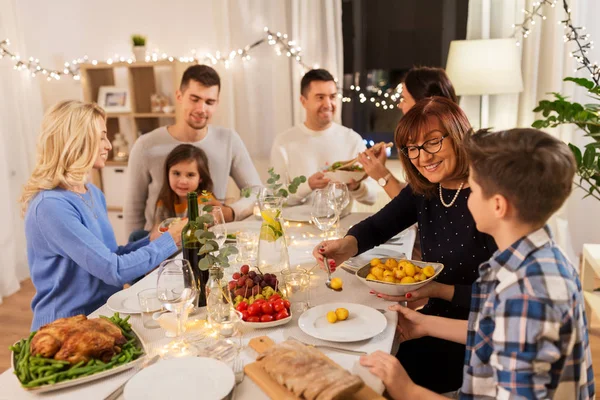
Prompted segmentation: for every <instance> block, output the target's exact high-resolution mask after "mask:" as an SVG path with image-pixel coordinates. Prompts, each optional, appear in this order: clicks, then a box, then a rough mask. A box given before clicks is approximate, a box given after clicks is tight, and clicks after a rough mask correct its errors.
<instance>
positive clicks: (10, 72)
mask: <svg viewBox="0 0 600 400" xmlns="http://www.w3.org/2000/svg"><path fill="white" fill-rule="evenodd" d="M15 6H16V2H15V0H0V10H1V11H0V38H10V39H11V48H14V49H19V51H20V52H21V54H24V53H25V51H26V48H25V45H24V43H23V36H22V34H21V31H20V29H19V20H18V18H17V15H16V10H15ZM0 93H2V100H0V187H2V190H1V193H2V195H0V221H3V225H4V228H3V229H2V230H0V249H2V250H1V251H0V303H1V302H2V298H3V297H6V296H9V295H11V294H13V293H15V292H16V291H17V290H18V289H19V282H20V281H22V280H23V279H25V278H27V277H28V276H29V269H28V267H27V255H26V251H25V233H24V228H23V220H22V218H21V208H20V205H19V204H18V203H17V199H18V198H19V196H20V193H21V187H22V185H23V184H24V183H25V181H26V180H27V178H28V177H29V174H30V173H31V168H32V166H33V164H34V161H35V138H36V135H37V133H38V131H39V127H40V122H41V115H42V104H41V97H40V91H39V86H38V83H37V81H36V80H35V79H34V78H31V76H29V75H27V74H25V73H24V72H17V71H15V70H14V69H13V64H12V63H11V62H10V61H8V60H6V59H2V60H0Z"/></svg>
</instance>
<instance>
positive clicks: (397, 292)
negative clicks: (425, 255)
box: [356, 258, 444, 296]
mask: <svg viewBox="0 0 600 400" xmlns="http://www.w3.org/2000/svg"><path fill="white" fill-rule="evenodd" d="M443 269H444V264H440V263H434V262H424V261H415V260H404V259H395V258H387V259H380V258H374V259H372V260H371V262H369V264H367V265H365V266H363V267H361V268H359V269H358V270H357V271H356V277H357V278H358V279H360V280H361V281H362V282H363V283H364V284H365V285H367V286H368V287H370V288H371V289H373V290H375V291H376V292H379V293H383V294H387V295H390V296H403V295H405V294H406V293H408V292H411V291H413V290H417V289H419V288H421V287H423V286H425V285H427V284H428V283H429V282H431V281H433V280H434V279H435V277H436V276H438V275H439V274H440V272H442V270H443Z"/></svg>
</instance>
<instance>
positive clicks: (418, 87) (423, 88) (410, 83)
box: [404, 67, 458, 103]
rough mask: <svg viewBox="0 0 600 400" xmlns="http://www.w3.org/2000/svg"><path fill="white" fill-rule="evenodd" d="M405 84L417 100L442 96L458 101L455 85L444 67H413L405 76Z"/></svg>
mask: <svg viewBox="0 0 600 400" xmlns="http://www.w3.org/2000/svg"><path fill="white" fill-rule="evenodd" d="M404 86H405V87H406V89H408V92H409V93H410V94H411V95H412V97H413V99H415V102H417V101H419V100H423V99H424V98H426V97H432V96H440V97H445V98H447V99H450V100H452V101H453V102H455V103H458V98H457V97H456V93H455V92H454V86H452V82H450V79H449V78H448V75H446V72H445V71H444V70H443V69H442V68H432V67H413V68H411V69H410V70H409V71H408V73H407V74H406V76H405V77H404Z"/></svg>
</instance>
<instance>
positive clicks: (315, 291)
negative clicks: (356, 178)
mask: <svg viewBox="0 0 600 400" xmlns="http://www.w3.org/2000/svg"><path fill="white" fill-rule="evenodd" d="M284 215H285V214H284ZM370 215H371V214H370V213H350V214H348V215H347V216H345V217H344V218H342V219H341V220H340V231H341V232H345V231H347V230H348V229H349V228H350V227H351V226H353V225H355V224H357V223H358V222H360V221H362V220H364V219H365V218H367V217H369V216H370ZM226 225H227V227H228V232H232V233H233V232H236V231H243V230H248V231H259V230H260V226H261V221H260V220H259V219H257V218H256V217H254V216H251V217H249V218H248V219H246V220H243V221H238V222H232V223H228V224H226ZM284 231H285V235H286V238H287V243H288V253H289V261H290V268H298V267H299V268H305V269H307V270H309V271H310V290H309V296H310V301H309V307H314V306H317V305H320V304H326V303H334V302H335V303H358V304H362V305H366V306H368V307H371V308H373V309H376V310H379V311H380V312H381V313H382V314H383V315H384V316H385V318H386V320H387V326H386V327H385V329H384V330H383V331H382V332H381V333H379V334H378V335H376V336H374V337H372V338H370V339H366V340H361V341H358V342H344V343H337V342H335V343H334V342H328V341H323V340H320V339H316V338H314V337H312V336H309V335H307V334H306V333H304V332H303V331H302V330H301V329H300V327H299V325H298V318H299V315H297V314H293V315H292V319H291V321H290V322H288V323H287V324H285V325H281V326H276V327H272V328H265V329H252V328H247V327H242V333H243V334H242V336H241V344H242V346H241V351H240V352H239V355H238V357H240V358H241V360H242V361H243V362H244V363H245V364H246V365H247V364H250V363H252V362H254V361H255V360H256V357H257V355H258V354H257V353H256V352H255V351H254V350H253V349H252V348H251V347H250V346H248V342H249V340H250V339H252V338H255V337H258V336H268V337H269V338H270V339H272V340H273V341H274V342H275V343H280V342H282V341H284V340H286V339H287V338H288V337H293V338H296V339H298V340H301V341H303V342H305V343H309V344H313V345H330V346H335V347H341V348H345V349H350V350H357V351H361V352H365V353H367V354H370V353H372V352H375V351H377V350H380V351H384V352H387V353H391V352H392V351H395V349H396V348H397V345H398V343H397V342H396V341H395V332H396V324H397V314H396V312H393V311H390V310H388V307H389V306H390V305H391V304H392V303H391V302H389V301H386V300H383V299H381V298H378V297H377V296H375V295H373V294H371V293H370V289H369V287H367V286H366V285H365V284H364V283H363V282H361V281H360V280H359V279H358V278H357V277H356V276H355V275H354V273H353V269H354V268H355V267H356V265H352V260H353V259H350V260H349V262H348V264H347V265H344V264H342V267H341V268H337V269H336V271H335V272H334V273H333V274H332V275H333V276H334V277H339V278H341V279H342V281H343V290H342V291H340V292H338V291H333V290H331V289H329V288H328V287H327V286H326V285H325V281H326V280H327V274H326V272H325V271H323V270H322V269H321V268H319V267H318V266H316V262H315V258H314V256H313V255H312V252H313V249H314V248H315V246H316V245H317V244H318V243H319V242H320V241H322V240H324V237H325V235H324V234H323V233H322V232H321V231H320V230H319V229H317V228H316V227H315V226H314V225H313V224H312V223H311V222H310V221H298V220H296V221H290V220H286V221H285V222H284ZM415 237H416V228H415V227H414V226H413V227H410V228H408V229H406V230H405V231H402V232H400V233H399V234H398V235H396V236H394V237H393V238H391V239H390V240H389V241H388V242H387V243H385V244H382V245H381V246H378V247H376V248H374V249H371V250H369V252H367V253H364V254H363V255H361V256H360V257H362V258H361V259H359V262H364V260H365V259H368V258H369V257H370V255H373V256H378V255H380V254H384V255H386V254H389V255H390V256H391V255H394V256H395V257H396V258H403V257H406V258H410V255H411V253H412V249H413V245H414V242H415ZM361 260H362V261H361ZM367 262H368V261H367ZM354 264H356V263H354ZM240 265H241V263H236V262H233V263H232V264H231V266H230V267H229V268H227V271H225V274H226V275H227V274H228V275H231V274H232V273H233V272H235V271H238V270H239V267H240ZM156 282H157V271H156V270H155V271H153V272H151V273H149V274H148V275H146V276H145V277H144V278H143V279H141V280H139V281H138V282H136V283H135V284H133V285H132V286H131V287H129V288H127V289H124V290H125V291H127V293H130V294H131V296H132V297H133V296H137V293H138V292H140V291H141V290H144V289H149V288H154V287H156ZM113 313H114V311H113V310H111V309H110V308H109V306H108V305H107V304H104V305H103V306H101V307H100V308H98V309H97V310H96V311H94V312H93V313H92V314H90V315H89V316H88V317H98V316H100V315H104V316H111V315H113ZM122 316H124V315H122ZM129 322H130V323H131V325H132V327H133V329H134V330H135V332H136V333H137V334H138V335H139V337H140V339H141V340H142V342H143V343H144V347H145V350H146V352H147V355H148V356H153V355H154V354H159V353H160V351H161V348H164V346H165V345H166V344H168V343H169V342H170V341H172V339H171V338H167V337H166V336H165V331H164V330H163V329H162V328H156V329H147V328H145V327H144V326H143V324H142V320H141V315H140V314H130V319H129ZM319 350H320V351H322V352H323V353H324V354H325V355H326V356H327V357H329V358H331V359H332V360H333V361H334V362H336V363H337V364H339V365H340V366H342V367H343V368H345V369H347V370H349V371H350V372H354V373H357V374H359V375H360V376H361V377H363V379H365V381H366V382H367V383H369V384H370V385H371V387H372V388H373V389H374V390H375V391H377V392H379V393H382V392H383V389H384V388H383V385H382V384H381V381H378V380H377V379H375V378H374V376H372V375H371V376H364V375H365V374H366V375H370V373H368V371H367V370H366V369H364V368H362V367H360V366H358V365H359V363H358V360H359V355H355V354H349V353H345V352H341V351H337V350H330V349H326V348H319ZM159 362H160V361H159ZM136 372H137V371H136V369H135V368H133V369H129V370H126V371H124V372H121V373H118V374H115V375H112V376H109V377H105V378H101V379H99V380H95V381H92V382H87V383H83V384H80V385H76V386H73V387H70V388H65V389H61V390H57V391H51V392H47V393H41V394H36V393H35V392H31V391H27V390H25V389H23V388H22V387H21V385H20V383H19V381H18V379H17V377H16V376H15V375H14V374H13V370H12V368H10V369H8V370H7V371H5V372H4V373H2V374H1V375H0V399H10V400H16V399H40V398H43V399H62V400H70V399H72V400H75V399H76V400H82V399H86V400H87V399H105V398H106V397H107V396H108V395H109V394H111V393H112V392H113V391H114V390H115V389H116V388H117V387H118V386H120V385H121V384H123V383H124V382H126V381H127V380H128V379H129V378H131V377H132V376H133V375H134V374H135V373H136ZM119 398H120V399H123V398H124V397H123V395H121V397H119ZM198 398H202V397H201V396H200V397H198ZM268 398H269V397H268V396H267V394H265V393H264V392H263V390H262V389H261V388H260V387H259V386H258V385H257V384H256V383H255V382H254V381H253V380H252V379H250V378H249V377H247V376H246V377H245V379H244V380H243V381H242V382H241V383H239V386H238V387H237V388H236V391H235V399H236V400H261V399H268Z"/></svg>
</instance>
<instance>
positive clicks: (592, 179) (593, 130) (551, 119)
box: [532, 77, 600, 200]
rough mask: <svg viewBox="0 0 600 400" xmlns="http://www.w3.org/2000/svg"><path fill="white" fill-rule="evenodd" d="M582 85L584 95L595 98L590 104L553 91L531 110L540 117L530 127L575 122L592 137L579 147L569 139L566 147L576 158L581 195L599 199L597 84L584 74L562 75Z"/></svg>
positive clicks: (599, 99) (599, 90) (599, 92)
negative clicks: (551, 98)
mask: <svg viewBox="0 0 600 400" xmlns="http://www.w3.org/2000/svg"><path fill="white" fill-rule="evenodd" d="M564 80H565V81H567V82H573V83H575V84H577V85H578V86H581V87H583V88H585V89H586V91H587V93H588V96H589V97H590V98H591V99H593V100H595V101H596V102H595V103H591V104H579V103H574V102H570V101H568V100H567V99H568V98H567V97H565V96H562V95H561V94H560V93H556V92H553V93H552V94H553V96H554V100H553V101H551V100H542V101H540V102H539V104H538V106H537V107H536V108H535V109H534V110H533V111H534V112H541V113H542V115H543V117H544V119H540V120H537V121H535V122H534V123H533V124H532V126H533V127H534V128H538V129H540V128H547V127H552V128H554V127H557V126H559V125H563V124H575V125H577V127H578V128H579V129H581V130H582V131H583V132H584V135H585V136H588V137H590V138H592V139H593V141H592V142H591V143H589V144H587V145H586V146H584V148H579V147H578V146H576V145H574V144H573V143H569V147H570V148H571V151H572V152H573V155H574V156H575V160H576V161H577V175H578V177H579V179H578V180H577V181H576V182H575V185H576V186H577V187H579V188H581V189H583V190H585V192H586V195H585V196H584V197H588V196H591V197H593V198H595V199H597V200H600V151H599V150H598V149H600V115H599V114H598V113H599V111H600V103H599V102H600V86H598V85H596V84H595V83H594V82H592V81H590V80H589V79H585V78H572V77H568V78H565V79H564Z"/></svg>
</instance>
